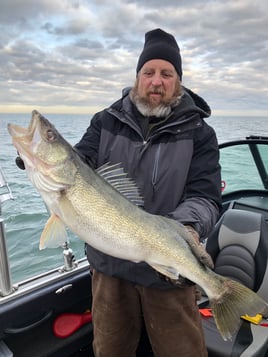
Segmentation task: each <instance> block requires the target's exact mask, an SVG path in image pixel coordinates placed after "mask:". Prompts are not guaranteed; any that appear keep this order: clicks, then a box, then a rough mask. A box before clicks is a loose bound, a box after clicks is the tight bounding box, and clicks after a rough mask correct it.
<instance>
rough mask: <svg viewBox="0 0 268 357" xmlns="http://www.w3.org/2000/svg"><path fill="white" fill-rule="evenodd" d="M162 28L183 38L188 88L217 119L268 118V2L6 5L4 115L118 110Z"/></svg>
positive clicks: (1, 10) (1, 39)
mask: <svg viewBox="0 0 268 357" xmlns="http://www.w3.org/2000/svg"><path fill="white" fill-rule="evenodd" d="M157 27H160V28H162V29H163V30H165V31H167V32H171V33H172V34H173V35H174V36H175V37H176V39H177V42H178V44H179V46H180V48H181V54H182V60H183V72H184V74H183V79H182V80H183V84H184V85H185V86H187V87H189V88H191V89H192V90H194V91H196V92H197V93H198V94H199V95H201V96H202V97H204V98H205V99H206V100H207V102H208V103H209V105H210V106H211V108H212V110H213V112H214V113H215V114H237V113H240V114H244V115H245V114H246V115H250V114H253V115H255V114H256V113H257V114H264V115H268V2H267V1H266V0H257V1H254V0H227V1H224V0H214V1H213V0H211V1H206V0H168V1H163V0H73V1H72V0H23V1H21V0H1V3H0V112H31V111H32V109H34V108H36V109H39V110H41V111H43V112H44V113H49V112H54V113H57V112H64V113H68V112H70V113H88V114H92V113H94V112H96V111H98V110H100V109H102V108H104V107H106V106H108V105H110V104H111V103H112V102H113V101H114V100H116V99H118V98H119V97H120V95H121V89H122V88H123V87H126V86H131V85H132V84H133V82H134V80H135V75H136V73H135V68H136V63H137V59H138V56H139V54H140V52H141V50H142V47H143V43H144V34H145V32H146V31H148V30H151V29H154V28H157Z"/></svg>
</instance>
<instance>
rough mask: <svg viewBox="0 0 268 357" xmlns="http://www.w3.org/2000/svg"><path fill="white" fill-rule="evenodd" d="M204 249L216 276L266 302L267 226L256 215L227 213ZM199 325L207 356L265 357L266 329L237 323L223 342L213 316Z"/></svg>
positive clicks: (240, 212) (267, 273) (238, 212)
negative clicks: (227, 338) (230, 279)
mask: <svg viewBox="0 0 268 357" xmlns="http://www.w3.org/2000/svg"><path fill="white" fill-rule="evenodd" d="M206 249H207V251H208V253H209V254H210V255H211V257H212V259H213V261H214V264H215V268H214V270H215V272H216V273H218V274H220V275H223V276H226V277H229V278H232V279H234V280H237V281H239V282H241V283H243V284H244V285H246V286H247V287H248V288H250V289H252V290H253V291H255V292H256V293H257V294H258V295H260V296H261V297H262V298H263V299H264V300H265V301H267V302H268V267H267V261H268V225H267V222H266V221H265V219H264V217H263V216H262V215H261V214H260V213H256V212H250V211H243V210H236V209H229V210H227V211H226V212H225V213H224V214H223V216H222V217H221V219H220V220H219V222H218V223H217V224H216V226H215V229H214V231H213V232H212V234H211V235H210V236H209V237H208V239H207V244H206ZM202 307H204V303H203V304H202ZM265 315H267V316H268V312H267V311H265ZM265 317H266V316H265ZM202 324H203V329H204V333H205V339H206V345H207V349H208V356H209V357H238V356H239V357H240V356H241V357H253V356H254V357H264V356H268V327H264V326H260V325H255V324H253V323H250V322H248V321H245V320H241V326H240V328H239V330H238V332H237V333H236V334H235V335H234V336H233V338H232V340H230V341H229V340H228V341H224V340H223V339H222V337H221V335H220V334H219V332H218V330H217V327H216V325H215V322H214V319H213V317H204V316H202Z"/></svg>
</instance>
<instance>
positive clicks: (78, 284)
mask: <svg viewBox="0 0 268 357" xmlns="http://www.w3.org/2000/svg"><path fill="white" fill-rule="evenodd" d="M219 147H220V163H221V167H222V200H223V210H222V213H221V217H220V219H219V222H217V224H216V226H215V230H214V231H213V232H212V233H211V236H209V237H208V238H207V247H208V248H209V246H210V242H211V241H212V242H214V241H215V238H213V239H212V237H214V236H215V235H217V237H218V236H219V229H220V228H221V227H222V225H223V223H222V222H223V220H225V221H226V219H227V218H228V215H230V214H231V216H232V215H233V214H236V216H235V217H236V218H237V219H236V218H235V219H234V220H233V221H234V224H235V225H236V224H238V223H239V224H240V225H242V227H243V226H244V225H245V224H244V222H243V221H242V220H243V219H244V218H245V215H246V221H247V225H249V226H250V218H248V217H251V215H253V217H254V219H255V218H256V217H261V221H262V222H264V223H262V224H264V225H267V220H268V137H262V136H249V137H246V138H243V139H239V140H232V141H230V142H225V143H222V144H220V145H219ZM0 188H1V190H0V356H1V357H7V356H8V357H11V356H15V357H29V356H31V357H42V356H49V357H54V356H55V357H61V356H63V357H71V356H73V357H75V356H94V354H93V350H92V339H93V332H92V321H91V313H90V308H91V301H92V297H91V275H90V269H89V264H88V262H87V259H86V257H84V258H82V259H78V260H76V258H75V252H73V251H72V249H71V247H70V246H69V245H68V243H66V244H65V245H64V247H63V251H62V257H59V267H58V268H56V269H52V270H50V271H47V272H45V273H42V274H39V275H37V276H33V277H31V278H29V279H27V280H24V281H21V282H19V283H16V284H13V283H12V280H11V274H10V266H9V257H8V254H7V248H6V239H5V238H6V237H5V228H4V220H3V218H2V210H3V209H4V203H5V201H7V200H9V199H12V191H11V190H12V187H9V185H8V183H7V182H6V180H5V178H4V174H3V173H2V171H0ZM16 204H19V202H17V203H16ZM226 217H227V218H226ZM240 217H242V218H240ZM243 217H244V218H243ZM240 219H241V221H240ZM219 226H220V228H219ZM247 237H248V236H247V235H245V238H244V240H245V241H246V239H247ZM36 239H37V240H38V239H39V237H36ZM217 239H218V238H217ZM266 241H268V235H267V236H266ZM212 245H213V244H212ZM267 254H268V249H267V252H265V254H264V257H267ZM262 257H263V255H262ZM232 259H233V261H236V256H235V255H234V256H233V258H232ZM264 259H266V258H264ZM267 270H268V267H267V259H266V261H264V264H263V265H262V272H263V273H264V275H265V276H266V278H267V280H268V273H267V275H266V271H267ZM255 273H256V272H255ZM231 275H232V272H231ZM254 276H257V275H256V274H255V275H254ZM254 276H253V280H254ZM266 290H267V292H268V285H267V289H266ZM200 311H201V313H202V321H203V326H204V330H205V336H206V342H207V347H208V354H209V356H210V357H216V356H217V357H218V356H226V357H227V356H230V357H231V356H253V355H254V356H258V357H261V356H262V357H263V356H266V357H267V356H268V328H266V329H265V327H266V326H265V323H266V322H265V321H266V320H265V316H264V317H263V316H261V321H262V327H263V329H262V334H264V337H263V341H264V342H265V341H266V344H265V343H264V346H263V345H261V344H263V342H258V339H257V338H255V337H256V336H257V337H258V333H257V334H256V336H255V335H254V333H252V335H253V338H252V339H251V342H250V345H252V341H253V343H257V348H256V347H255V348H256V350H255V352H254V353H255V354H247V349H248V347H249V346H245V345H244V346H242V348H240V350H239V351H240V352H236V354H235V353H234V351H233V349H234V348H235V346H234V340H233V341H232V342H228V341H227V342H226V341H222V342H219V341H220V340H219V339H218V337H219V336H218V337H217V334H218V332H217V330H216V328H215V326H214V325H213V317H211V316H210V317H209V318H210V319H211V320H209V319H208V317H206V316H204V311H207V312H208V311H209V306H208V305H207V302H206V298H205V296H203V297H202V299H201V302H200ZM209 321H210V322H211V323H210V324H209V326H208V325H207V324H208V322H209ZM245 323H246V324H248V325H249V326H251V325H252V324H254V321H253V322H252V321H246V322H245ZM266 325H267V324H266ZM243 331H245V334H247V335H248V329H246V328H244V330H243ZM243 331H242V332H241V331H239V334H240V339H239V341H243V338H244V337H245V335H244V334H243ZM263 331H264V332H263ZM211 332H213V334H212V336H214V337H213V338H216V341H217V343H216V344H217V346H216V347H215V343H213V341H212V342H211ZM265 333H266V337H265ZM215 336H216V337H215ZM219 338H220V337H219ZM254 338H255V340H254ZM212 340H213V339H212ZM256 340H257V342H255V341H256ZM235 341H236V338H235ZM260 345H261V346H260ZM227 346H231V347H230V348H231V349H230V348H228V347H227ZM258 347H260V348H259V350H258ZM217 348H220V352H219V351H217ZM137 356H140V357H142V356H143V357H145V356H146V357H150V356H153V353H152V350H151V346H150V344H149V341H148V337H147V335H146V332H145V329H144V331H143V333H142V336H141V340H140V344H139V347H138V350H137Z"/></svg>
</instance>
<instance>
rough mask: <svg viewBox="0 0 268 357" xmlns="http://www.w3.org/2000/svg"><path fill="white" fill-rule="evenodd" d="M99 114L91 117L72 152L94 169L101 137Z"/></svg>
mask: <svg viewBox="0 0 268 357" xmlns="http://www.w3.org/2000/svg"><path fill="white" fill-rule="evenodd" d="M99 116H100V113H97V114H95V115H94V116H93V118H92V120H91V122H90V125H89V127H88V128H87V131H86V132H85V134H84V135H83V136H82V138H81V140H80V141H79V142H78V143H77V144H76V145H75V146H74V150H75V151H76V152H77V153H78V155H79V156H80V157H81V158H82V159H83V161H85V162H86V163H87V164H88V165H90V166H91V167H92V168H96V167H97V164H98V152H99V143H100V135H101V121H100V120H99Z"/></svg>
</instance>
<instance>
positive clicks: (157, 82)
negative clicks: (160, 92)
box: [152, 74, 162, 86]
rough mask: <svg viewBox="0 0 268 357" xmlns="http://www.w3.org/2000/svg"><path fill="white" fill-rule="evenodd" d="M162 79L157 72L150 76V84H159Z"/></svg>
mask: <svg viewBox="0 0 268 357" xmlns="http://www.w3.org/2000/svg"><path fill="white" fill-rule="evenodd" d="M161 84H162V80H161V76H160V75H159V74H155V75H154V76H153V78H152V85H154V86H161Z"/></svg>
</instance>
